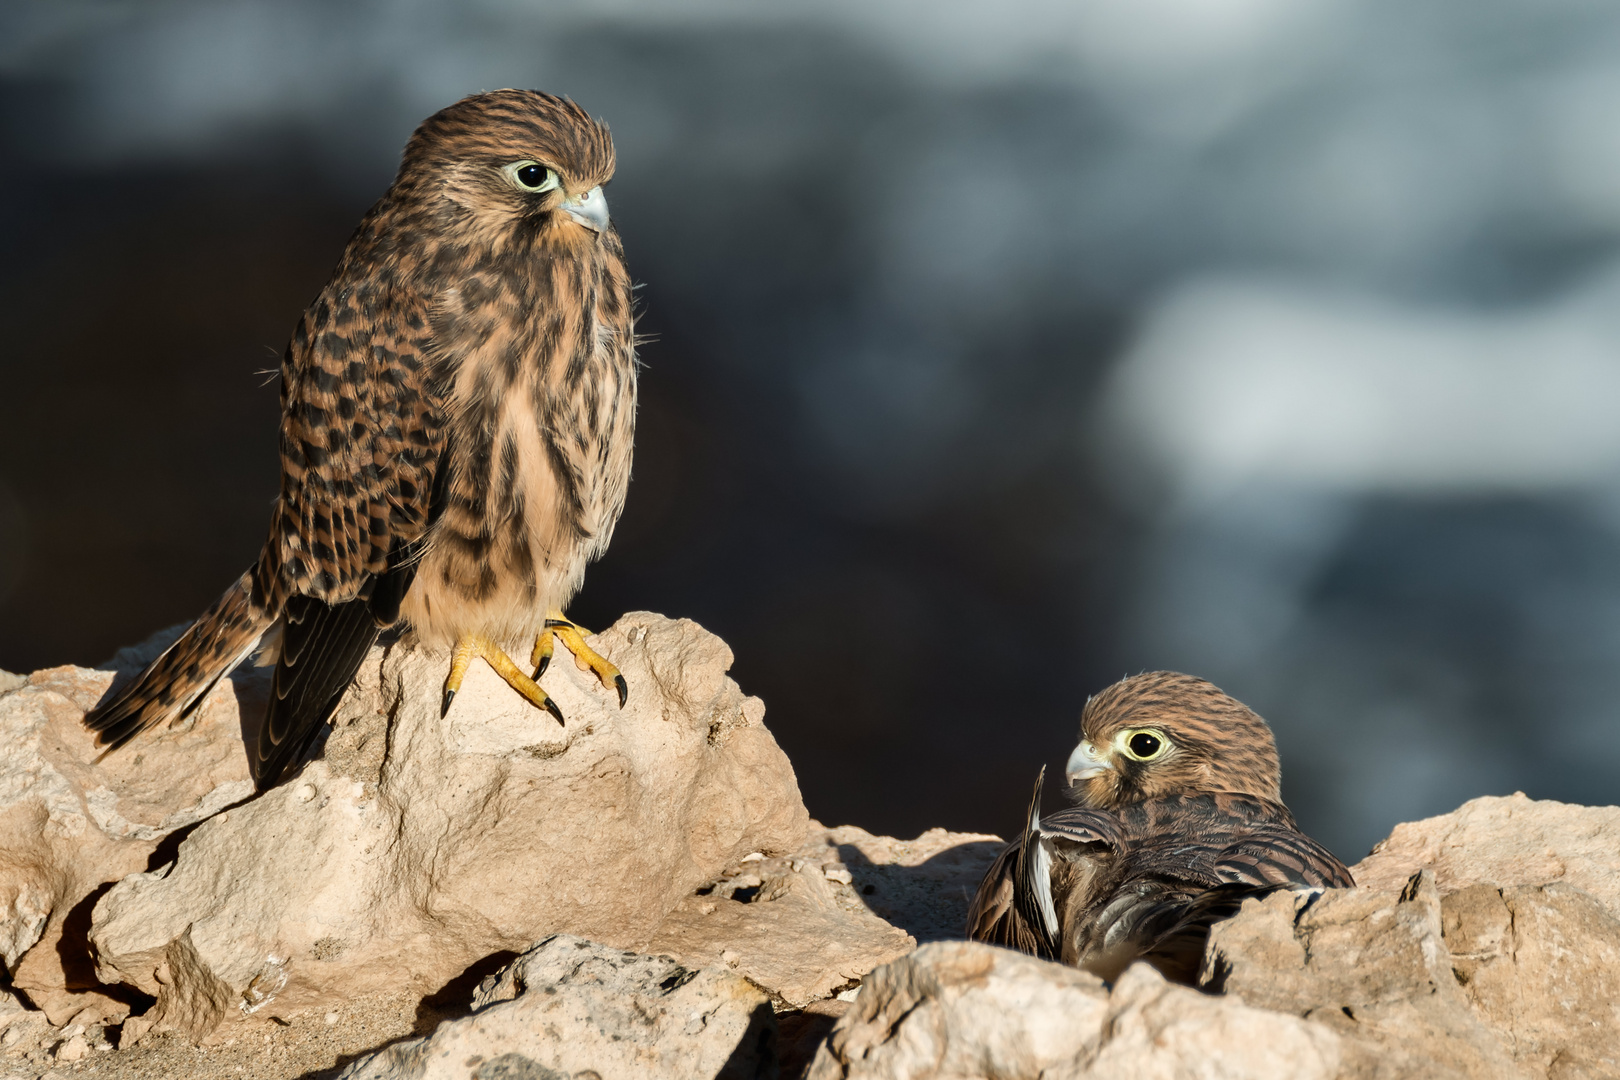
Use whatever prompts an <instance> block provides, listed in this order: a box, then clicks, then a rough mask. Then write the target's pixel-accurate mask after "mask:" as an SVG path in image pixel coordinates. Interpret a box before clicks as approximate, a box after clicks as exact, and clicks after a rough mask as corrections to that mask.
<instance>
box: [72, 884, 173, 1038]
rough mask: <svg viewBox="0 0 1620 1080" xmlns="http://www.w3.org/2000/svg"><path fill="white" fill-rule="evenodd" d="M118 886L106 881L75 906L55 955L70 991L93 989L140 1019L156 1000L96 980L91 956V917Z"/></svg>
mask: <svg viewBox="0 0 1620 1080" xmlns="http://www.w3.org/2000/svg"><path fill="white" fill-rule="evenodd" d="M116 884H118V882H116V881H108V882H104V883H103V884H101V885H98V886H96V888H95V889H94V890H93V891H92V892H91V893H90V894H89V895H88V896H86V897H85V898H84V899H83V900H80V901H79V902H78V903H77V904H75V905H73V909H72V910H71V911H69V912H68V913H67V918H65V919H63V920H62V936H61V938H59V939H58V940H57V943H56V954H57V956H58V957H60V958H61V964H62V971H63V973H64V974H65V975H66V977H67V978H66V987H67V989H68V990H70V991H76V992H80V993H82V992H84V991H87V990H94V991H95V992H96V993H98V994H105V995H106V996H107V997H110V998H112V999H113V1000H114V1001H120V1002H123V1003H124V1004H125V1005H128V1006H129V1011H130V1014H131V1015H134V1016H139V1015H140V1014H141V1013H143V1012H145V1011H146V1010H147V1009H150V1008H151V1007H152V1006H153V1005H154V1004H156V1003H157V998H155V997H152V996H151V995H150V994H147V993H144V992H143V991H141V990H137V989H136V988H135V987H133V986H129V985H126V984H124V983H115V984H108V983H104V982H102V981H101V980H99V979H97V978H96V961H95V957H93V956H92V955H91V954H90V917H91V915H92V914H94V911H95V907H96V902H97V901H98V900H100V899H101V898H102V897H103V896H105V895H107V892H108V890H110V889H111V888H112V887H113V886H114V885H116Z"/></svg>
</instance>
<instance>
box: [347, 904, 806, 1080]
mask: <svg viewBox="0 0 1620 1080" xmlns="http://www.w3.org/2000/svg"><path fill="white" fill-rule="evenodd" d="M477 1006H478V1008H477V1011H476V1012H475V1013H474V1014H473V1015H472V1016H470V1017H467V1018H466V1019H463V1020H452V1021H449V1022H448V1023H445V1024H442V1025H440V1027H439V1028H438V1030H437V1031H435V1032H434V1033H433V1035H432V1036H431V1037H429V1038H425V1039H418V1040H411V1041H408V1042H403V1043H398V1044H396V1045H394V1046H391V1047H388V1048H387V1049H385V1050H383V1051H381V1052H380V1053H377V1054H375V1055H372V1056H371V1057H368V1058H362V1059H361V1060H359V1061H356V1062H355V1063H354V1064H352V1065H350V1066H349V1067H348V1068H347V1069H345V1070H344V1071H343V1073H342V1074H341V1076H342V1078H343V1080H468V1078H471V1080H551V1078H553V1077H563V1078H572V1077H578V1076H582V1075H583V1076H596V1077H598V1078H600V1080H621V1078H622V1080H633V1078H638V1077H646V1078H648V1080H659V1078H669V1080H689V1078H692V1077H715V1078H717V1080H751V1078H754V1077H760V1078H764V1077H774V1076H775V1075H776V1060H775V1056H774V1049H773V1042H774V1036H775V1032H776V1023H775V1018H774V1017H773V1015H772V1013H771V1007H770V1004H769V1002H768V1001H767V999H766V997H765V995H764V994H762V993H761V992H760V991H759V989H758V988H756V987H754V986H752V985H751V984H750V983H749V982H748V981H747V980H745V979H743V978H740V977H739V976H737V975H734V974H731V973H730V972H727V971H720V970H716V969H714V968H701V969H698V970H691V969H688V968H685V967H682V966H681V965H680V964H678V963H676V962H675V961H673V960H671V959H669V958H668V957H662V956H646V955H643V954H639V953H631V952H623V951H621V950H618V949H610V948H607V947H606V946H603V945H599V944H596V943H595V942H591V941H586V940H584V939H582V938H577V937H571V936H569V935H558V936H556V937H552V938H548V939H547V940H545V941H543V942H541V943H540V944H538V945H536V946H535V947H534V948H532V949H530V950H529V951H528V952H526V953H524V954H523V955H522V956H521V957H519V958H518V960H517V961H515V962H514V963H513V964H512V965H511V967H510V968H508V969H507V970H506V971H504V972H502V973H501V974H500V975H499V976H497V977H496V978H494V979H493V980H491V981H490V984H489V985H488V986H487V987H486V988H485V989H484V990H483V992H482V993H481V994H480V995H479V998H478V1001H477Z"/></svg>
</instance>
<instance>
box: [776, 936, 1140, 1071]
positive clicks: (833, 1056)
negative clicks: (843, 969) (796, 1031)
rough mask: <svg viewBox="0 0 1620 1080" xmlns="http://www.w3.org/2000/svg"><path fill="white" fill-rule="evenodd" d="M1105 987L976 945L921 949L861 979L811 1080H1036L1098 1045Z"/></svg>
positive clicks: (813, 1068)
mask: <svg viewBox="0 0 1620 1080" xmlns="http://www.w3.org/2000/svg"><path fill="white" fill-rule="evenodd" d="M1107 1012H1108V991H1107V990H1106V989H1104V987H1103V983H1102V980H1100V979H1098V978H1097V977H1096V976H1095V975H1091V974H1089V973H1087V972H1083V971H1078V970H1076V969H1074V968H1068V967H1064V966H1062V965H1060V964H1053V963H1050V962H1048V961H1044V960H1037V959H1035V958H1034V957H1030V956H1025V955H1023V954H1022V953H1017V952H1013V951H1011V950H1009V949H1000V948H996V947H994V946H990V945H982V944H979V943H978V942H968V941H948V942H937V943H934V944H931V945H924V946H922V947H921V948H919V949H918V950H917V951H916V952H914V953H912V954H911V955H910V956H907V957H905V958H904V959H901V960H896V961H895V962H893V963H891V964H886V965H884V966H883V967H880V968H878V969H877V970H876V971H874V972H872V974H870V975H868V976H867V978H866V981H865V982H864V983H863V984H862V986H861V991H860V994H859V995H858V996H857V997H856V999H855V1003H854V1005H853V1006H852V1007H851V1008H850V1010H849V1011H848V1012H847V1013H845V1014H844V1017H843V1019H841V1020H839V1021H838V1023H837V1025H835V1026H834V1028H833V1030H832V1034H831V1035H830V1036H829V1037H828V1040H827V1042H826V1043H825V1044H823V1046H822V1047H821V1049H820V1050H819V1051H818V1052H817V1054H816V1057H815V1059H814V1060H813V1061H812V1062H811V1065H810V1069H809V1072H808V1073H807V1074H806V1075H807V1077H808V1078H809V1080H842V1078H845V1077H848V1078H851V1080H856V1078H860V1080H866V1078H871V1080H877V1078H882V1080H925V1078H929V1077H940V1078H945V1077H979V1076H982V1077H997V1078H998V1080H1015V1078H1024V1077H1028V1078H1030V1080H1034V1078H1035V1077H1038V1076H1040V1075H1041V1073H1042V1071H1043V1070H1045V1069H1050V1068H1054V1067H1056V1066H1059V1065H1062V1064H1065V1063H1070V1062H1073V1061H1075V1060H1076V1059H1077V1058H1078V1057H1079V1055H1080V1054H1081V1053H1082V1052H1084V1051H1085V1050H1086V1049H1087V1048H1088V1047H1089V1046H1091V1045H1093V1044H1094V1043H1095V1042H1096V1039H1097V1034H1098V1032H1099V1030H1100V1029H1101V1027H1102V1023H1103V1017H1104V1016H1105V1015H1106V1014H1107Z"/></svg>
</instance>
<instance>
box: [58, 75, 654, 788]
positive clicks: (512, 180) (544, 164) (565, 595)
mask: <svg viewBox="0 0 1620 1080" xmlns="http://www.w3.org/2000/svg"><path fill="white" fill-rule="evenodd" d="M613 166H614V152H613V140H612V138H611V137H610V136H609V135H608V131H607V128H606V127H604V126H603V125H602V124H600V123H598V122H597V121H594V120H592V119H591V117H590V116H589V115H588V114H587V113H586V112H585V111H584V110H583V109H581V108H580V107H579V106H577V105H575V104H574V103H573V102H571V101H567V100H565V99H562V98H556V97H552V96H550V95H548V94H542V93H539V92H536V91H532V90H498V91H495V92H494V93H487V94H478V95H475V96H473V97H469V98H466V99H464V100H462V101H459V102H457V103H456V104H454V105H452V106H450V107H449V108H447V109H444V110H443V111H441V112H438V113H436V114H434V115H433V116H431V117H429V118H428V119H427V120H426V121H424V122H423V123H422V125H421V126H420V127H419V128H417V129H416V132H415V134H413V135H412V136H411V140H410V142H409V143H408V144H407V145H406V147H405V153H404V156H403V159H402V161H401V163H400V168H399V173H398V175H397V176H396V178H395V180H394V183H393V185H392V186H391V187H390V188H389V189H388V191H387V192H386V193H384V195H383V197H382V198H381V199H380V200H379V201H378V202H377V204H376V205H375V206H373V207H372V208H371V210H370V212H369V213H367V214H366V216H365V218H364V219H363V220H362V221H361V222H360V227H359V228H358V229H357V230H356V231H355V234H354V236H353V237H352V238H351V239H350V240H349V245H348V247H347V248H346V249H345V250H344V253H343V258H342V259H341V260H340V261H339V263H338V266H337V269H336V271H334V273H333V275H332V278H331V280H330V281H329V282H328V283H327V285H326V287H325V288H324V289H322V290H321V293H320V295H319V296H318V297H316V299H315V301H314V303H312V304H311V305H310V306H309V308H308V309H307V310H306V311H305V312H304V315H303V318H302V319H301V320H300V321H299V323H298V328H297V330H295V331H294V333H293V337H292V341H291V343H290V344H289V345H288V346H287V352H286V355H285V357H284V359H283V360H282V365H281V412H282V419H281V436H280V444H281V493H280V496H279V498H278V499H277V501H276V506H275V510H274V512H273V514H272V518H271V523H270V537H269V539H268V540H267V541H266V542H265V545H264V550H263V552H262V553H261V554H260V556H259V560H258V562H257V563H256V564H255V565H254V566H253V568H252V569H250V570H249V571H248V572H247V573H245V574H243V575H242V577H241V578H240V579H239V580H238V581H237V582H236V583H235V584H234V585H232V586H231V587H230V588H229V589H228V590H226V592H225V595H223V596H222V597H220V598H219V600H217V601H216V602H215V603H214V605H213V606H212V607H211V608H209V609H208V610H207V611H206V612H204V613H203V614H202V616H201V617H200V618H198V620H197V621H196V622H195V623H194V624H192V626H191V628H190V629H188V630H187V631H186V632H185V633H184V634H183V635H181V637H180V639H179V640H178V641H176V642H175V643H174V644H173V645H172V646H170V647H169V649H168V650H167V651H166V652H164V653H163V655H162V656H160V657H158V658H157V659H156V660H154V661H153V662H152V664H151V665H150V666H149V667H147V669H146V670H145V671H143V672H142V673H141V674H140V675H139V676H138V677H137V678H135V679H134V680H133V681H131V682H130V683H128V684H127V685H126V686H124V687H123V688H121V689H120V690H119V691H118V692H117V693H115V694H113V695H112V696H111V697H109V698H108V699H107V700H106V701H103V702H102V703H101V704H100V705H98V706H97V707H96V708H95V709H93V710H91V712H90V713H89V714H88V715H87V716H86V717H85V723H86V724H87V725H89V727H90V728H92V729H93V730H95V731H96V732H98V733H99V741H100V742H101V743H103V744H105V745H107V746H108V747H109V748H112V747H117V746H121V745H122V744H124V743H126V742H128V741H129V740H130V739H132V738H134V737H135V736H136V735H137V734H139V733H140V732H142V731H144V730H146V729H147V728H150V727H153V726H154V725H157V724H160V723H164V722H170V723H172V722H175V721H178V720H180V719H182V718H184V717H185V716H186V715H188V714H189V713H190V712H191V710H193V709H194V708H196V706H197V703H198V702H199V701H200V700H201V699H202V697H203V695H204V694H206V693H207V692H208V690H209V688H210V687H212V686H213V685H214V684H215V683H216V682H217V681H218V680H219V679H220V678H221V676H223V675H225V674H226V673H228V672H229V671H230V670H231V669H232V668H234V667H235V666H236V665H237V664H238V663H240V662H241V661H242V660H243V659H244V658H245V657H246V656H247V655H248V653H249V652H251V651H252V650H253V649H254V646H255V644H256V643H257V642H259V639H260V637H261V635H263V638H264V644H265V651H264V658H265V662H268V659H269V657H271V656H273V657H274V659H275V665H276V670H275V674H274V682H273V688H274V692H273V693H272V695H271V699H270V706H269V712H268V714H267V716H266V718H265V722H264V725H263V728H262V729H261V731H260V733H259V737H258V744H257V746H256V747H254V748H252V750H251V751H250V754H249V758H250V763H251V766H252V773H253V778H254V782H255V783H256V784H257V785H258V787H259V789H260V790H263V789H265V788H268V787H270V786H272V785H274V784H275V783H276V781H277V780H278V779H279V778H280V777H281V775H282V773H283V771H284V770H285V769H286V768H287V767H288V766H289V765H291V764H293V763H295V762H296V761H298V760H299V759H300V758H301V756H302V755H303V754H304V752H305V751H306V749H307V748H308V747H309V745H310V743H311V742H312V740H313V739H314V738H315V736H316V735H317V734H318V733H319V731H320V730H321V728H322V726H323V725H324V724H325V722H326V720H327V719H328V717H329V716H330V715H331V712H332V710H333V709H334V708H335V707H336V705H337V702H338V699H339V698H340V697H341V696H342V694H343V691H344V689H345V688H346V687H347V686H348V684H349V681H350V679H351V678H352V677H353V675H354V673H355V671H356V669H357V668H358V667H359V665H360V662H361V660H362V659H363V658H364V656H365V654H366V651H367V650H368V649H369V648H370V647H371V644H372V643H373V642H374V641H375V640H376V638H377V635H378V633H379V631H380V630H381V628H383V627H386V626H389V625H392V624H393V623H395V622H396V621H397V620H399V619H402V618H403V619H404V620H405V622H406V623H407V624H408V626H409V630H410V632H411V633H413V634H414V635H415V637H416V638H417V640H418V641H420V642H421V643H422V644H423V645H426V646H428V647H430V648H450V649H453V653H452V660H451V665H450V673H449V677H448V678H447V679H446V681H445V688H444V700H443V708H444V709H448V708H449V707H450V701H451V699H452V698H453V697H454V696H455V692H456V689H457V688H458V687H459V686H460V684H461V680H462V677H463V675H464V674H465V673H466V670H467V666H468V665H469V664H470V663H471V662H472V660H473V659H474V658H475V657H483V658H484V659H485V660H486V661H487V662H488V663H489V664H490V665H491V666H492V667H494V669H495V670H496V671H498V672H499V673H500V674H501V676H502V677H503V678H504V679H505V680H506V681H507V682H508V683H510V684H511V685H512V687H513V688H514V689H516V690H517V691H518V692H519V693H521V694H523V696H524V697H526V698H528V699H529V700H530V701H532V702H534V703H535V704H536V705H537V706H540V707H541V708H544V709H547V710H549V711H550V712H551V713H552V714H553V715H554V716H555V717H556V718H557V720H558V721H559V722H561V721H562V714H561V712H560V711H559V710H558V709H557V706H556V705H555V704H554V703H553V702H552V701H551V698H550V697H548V696H547V695H546V693H545V691H544V690H542V689H541V688H540V687H539V685H538V683H537V682H536V680H538V679H539V678H540V675H541V673H542V672H543V671H544V670H545V666H546V664H547V662H548V661H549V660H550V658H551V654H552V639H553V637H555V638H556V639H558V640H560V641H562V643H563V644H564V646H566V647H567V648H568V649H569V650H571V651H572V652H573V654H574V655H575V657H576V658H577V659H578V660H579V661H580V662H581V663H582V664H586V665H588V666H589V667H590V668H591V669H593V670H594V671H595V672H596V674H597V675H598V677H600V678H601V680H602V682H603V683H604V684H605V685H606V686H608V687H609V688H611V689H615V690H616V691H617V692H618V695H619V704H620V705H621V706H622V705H623V704H624V700H625V696H626V693H627V689H626V686H625V682H624V678H623V676H621V675H620V674H619V671H618V669H617V668H615V667H614V666H613V665H612V664H611V663H609V662H608V661H607V660H605V659H604V658H602V657H601V656H598V655H597V654H596V653H595V652H593V651H592V650H591V649H590V648H588V647H587V646H586V644H585V641H584V637H583V636H582V631H581V630H580V629H579V628H578V627H577V626H575V625H574V624H573V623H572V622H570V621H569V620H568V619H567V618H566V617H565V616H564V615H563V608H564V607H565V606H566V604H567V602H568V600H569V599H570V598H571V597H572V596H573V594H574V592H575V591H576V590H577V589H578V588H579V585H580V581H581V579H582V577H583V575H584V572H585V565H586V563H587V562H589V561H590V560H591V559H593V558H595V557H596V556H598V555H600V554H601V553H602V551H603V550H604V549H605V548H606V547H607V544H608V541H609V539H610V538H611V537H612V535H613V526H614V524H615V523H616V522H617V521H618V518H619V512H620V510H621V509H622V508H623V506H624V497H625V488H626V485H627V484H628V483H629V479H630V453H631V442H632V438H633V431H634V424H635V411H636V356H635V335H634V326H633V324H634V316H633V313H632V310H631V307H632V305H631V291H630V289H631V286H630V278H629V275H628V273H627V272H626V270H625V265H624V251H623V248H622V247H621V245H620V243H619V237H618V234H617V233H616V232H615V231H614V229H613V226H612V225H611V223H610V222H609V219H608V210H607V201H606V199H605V197H604V196H603V194H602V186H603V185H604V184H606V183H607V182H608V180H609V178H610V177H612V175H613ZM530 643H532V646H533V647H532V652H531V663H532V664H533V665H534V666H535V668H536V670H535V674H534V676H533V678H531V677H530V676H529V675H527V674H525V673H524V672H523V671H521V670H519V669H518V667H517V665H516V664H515V663H514V662H513V661H512V659H511V658H510V657H509V656H508V655H507V649H509V648H511V649H517V648H519V647H522V646H524V645H528V644H530Z"/></svg>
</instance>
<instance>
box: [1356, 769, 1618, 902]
mask: <svg viewBox="0 0 1620 1080" xmlns="http://www.w3.org/2000/svg"><path fill="white" fill-rule="evenodd" d="M1425 867H1427V868H1429V869H1431V870H1433V871H1434V877H1435V882H1436V884H1437V885H1438V886H1439V888H1440V891H1441V893H1442V894H1444V893H1450V892H1455V891H1456V890H1458V889H1462V888H1466V887H1467V886H1469V885H1475V884H1480V883H1485V884H1490V885H1503V886H1506V885H1545V884H1547V883H1548V882H1552V881H1562V882H1563V883H1564V884H1566V885H1573V886H1575V887H1576V888H1578V889H1582V890H1584V891H1586V892H1588V893H1591V894H1592V895H1593V896H1595V897H1597V898H1598V900H1600V901H1601V902H1602V903H1603V904H1604V905H1605V906H1607V907H1608V909H1609V911H1610V912H1612V913H1613V914H1615V915H1616V916H1620V806H1576V805H1573V804H1570V803H1561V802H1553V801H1551V800H1538V799H1530V798H1527V797H1526V796H1525V795H1524V794H1523V793H1522V792H1519V793H1516V794H1513V795H1509V796H1506V797H1498V796H1491V797H1487V798H1481V799H1473V800H1470V801H1469V802H1466V803H1464V804H1463V805H1462V806H1461V807H1459V808H1457V809H1456V810H1454V811H1452V812H1451V813H1449V814H1441V815H1440V816H1439V817H1432V818H1425V819H1424V820H1422V821H1410V822H1407V823H1405V824H1403V825H1397V826H1395V830H1394V831H1393V832H1392V833H1390V834H1389V837H1388V839H1386V840H1384V841H1382V842H1381V843H1379V845H1378V846H1377V847H1375V848H1373V851H1372V854H1371V855H1368V856H1367V857H1366V858H1365V859H1363V860H1362V861H1361V862H1359V863H1357V864H1356V865H1355V866H1354V867H1352V868H1351V870H1352V873H1354V874H1355V877H1356V881H1357V882H1358V883H1359V884H1361V885H1364V886H1368V887H1371V888H1376V889H1399V888H1401V887H1402V884H1403V883H1404V882H1405V881H1406V879H1407V878H1409V877H1410V876H1411V875H1412V874H1414V873H1416V872H1417V871H1419V870H1421V869H1423V868H1425Z"/></svg>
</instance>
